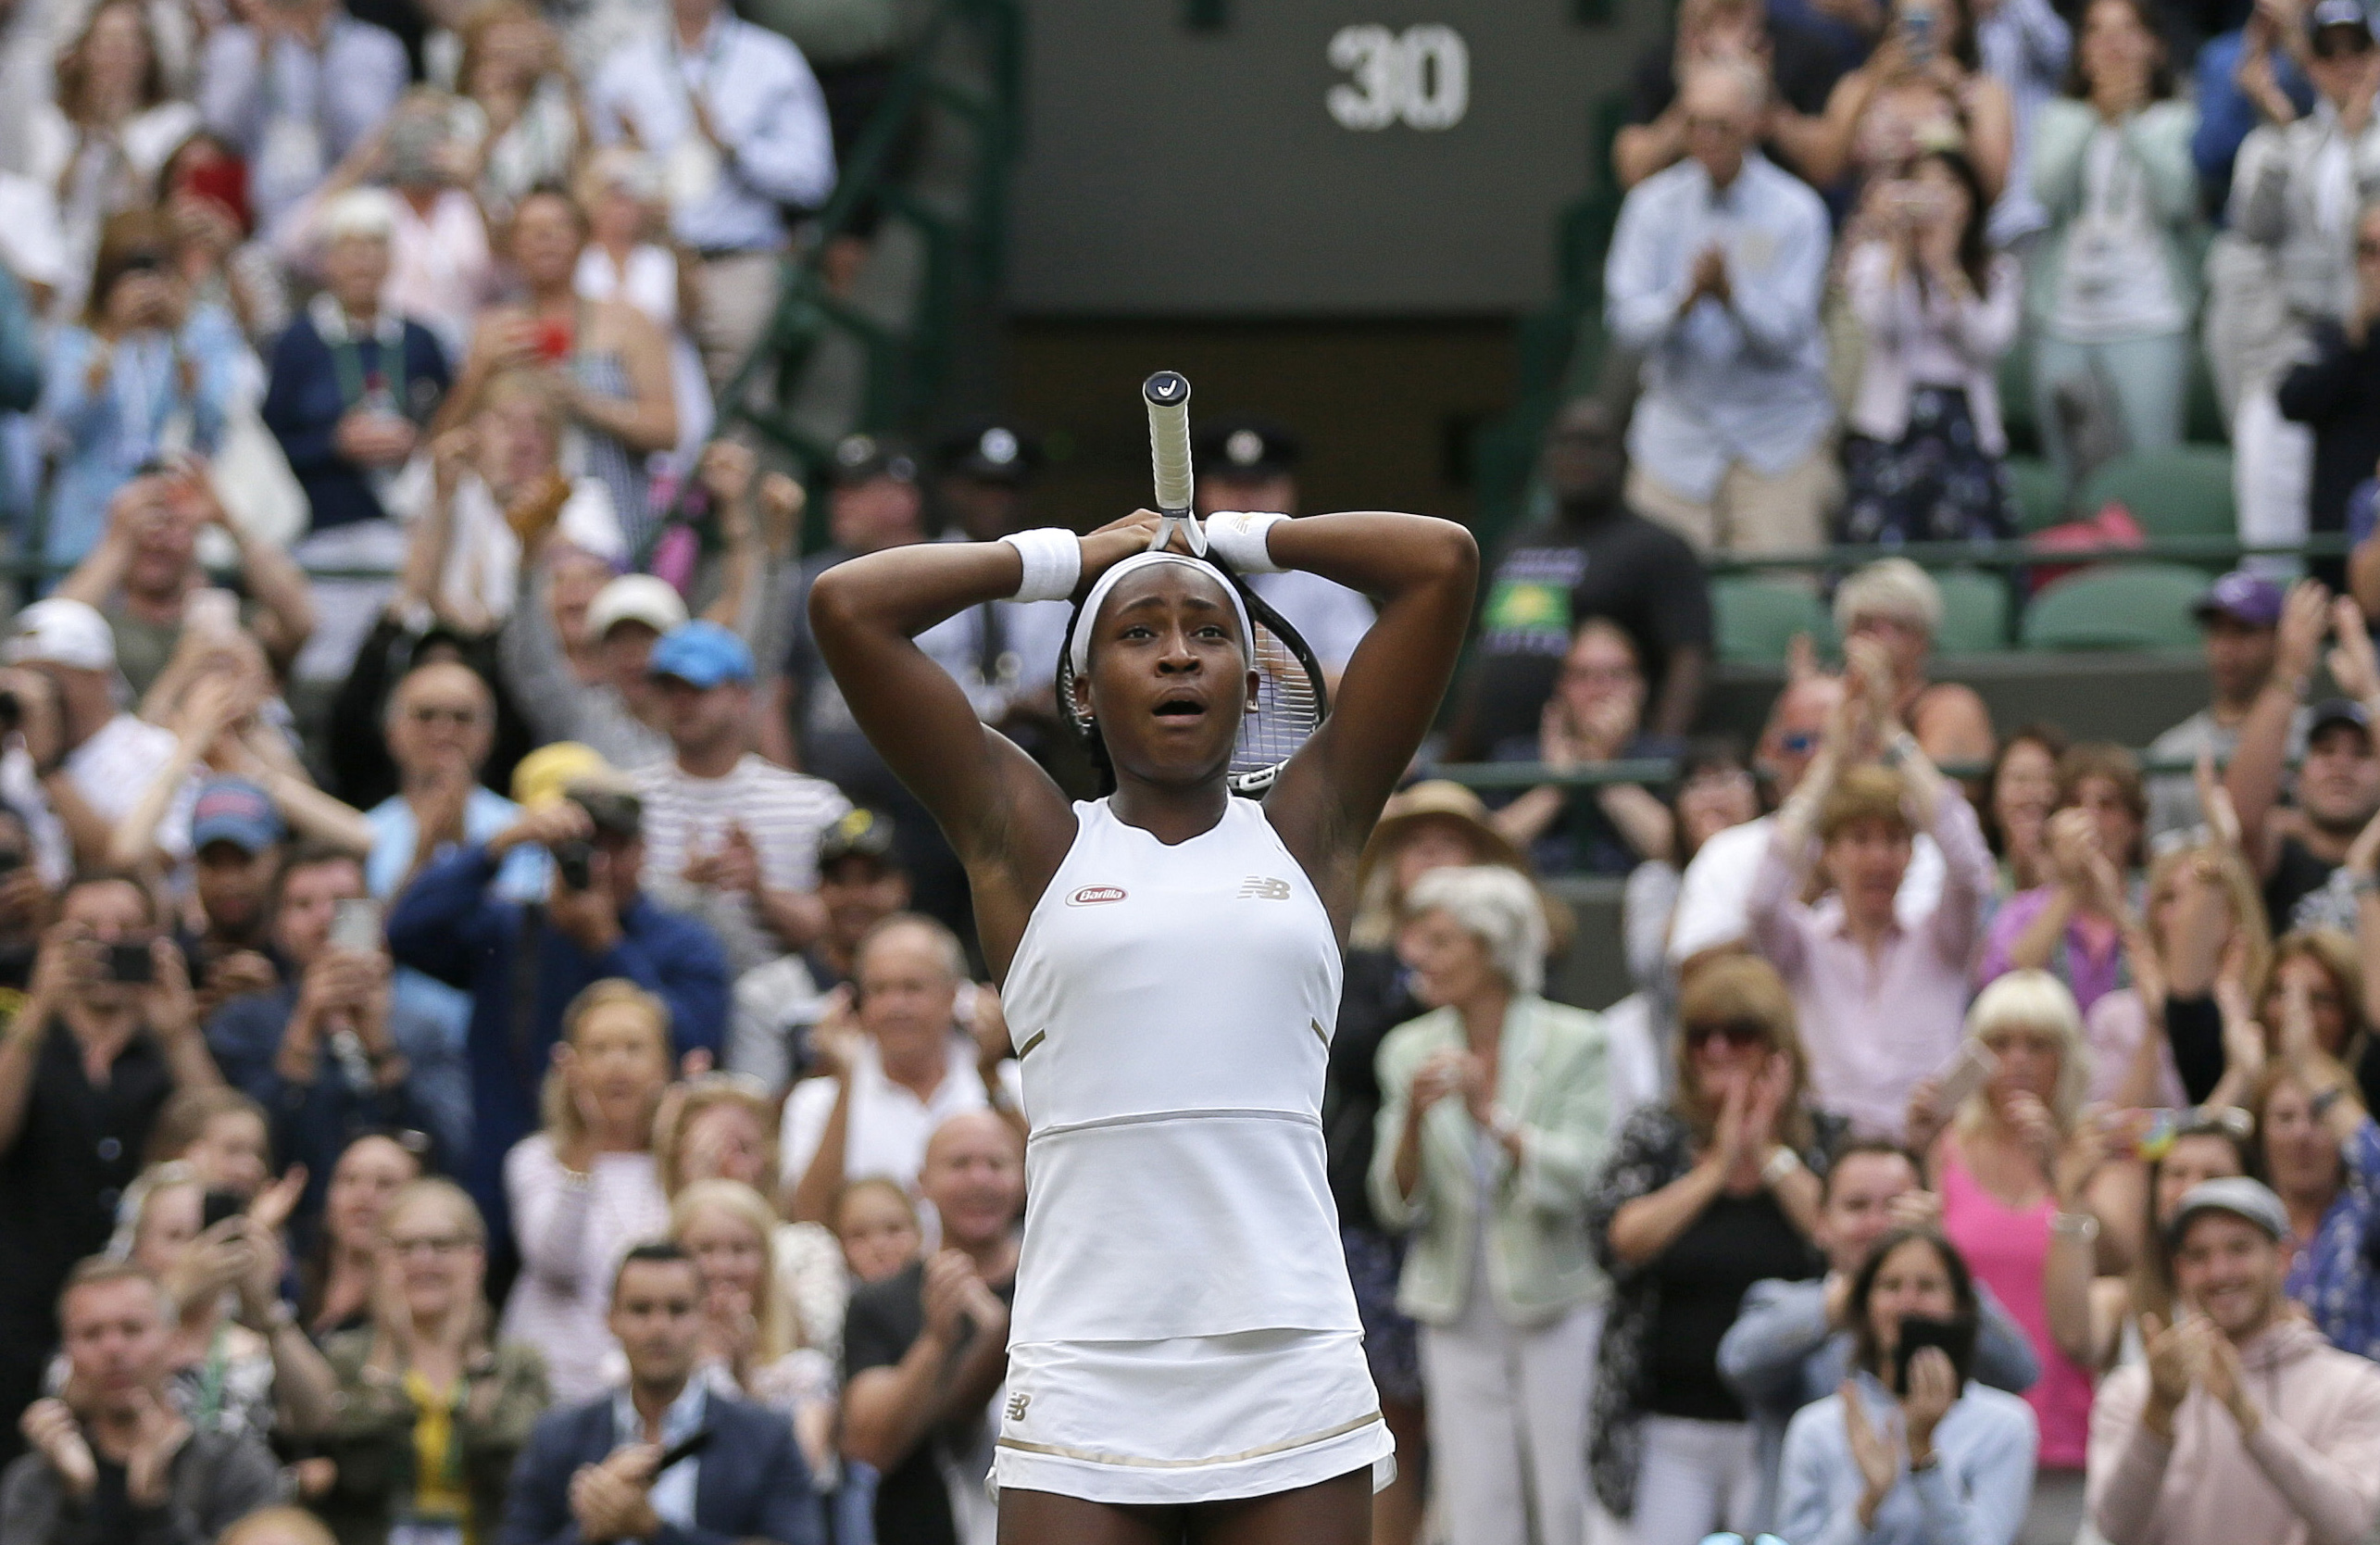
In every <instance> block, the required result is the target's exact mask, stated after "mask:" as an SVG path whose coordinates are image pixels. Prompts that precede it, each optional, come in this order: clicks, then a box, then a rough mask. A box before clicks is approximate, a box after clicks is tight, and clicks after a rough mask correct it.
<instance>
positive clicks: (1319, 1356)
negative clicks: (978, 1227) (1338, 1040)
mask: <svg viewBox="0 0 2380 1545" xmlns="http://www.w3.org/2000/svg"><path fill="white" fill-rule="evenodd" d="M1074 810H1075V815H1076V817H1077V820H1078V823H1079V828H1078V830H1077V832H1076V835H1075V838H1074V845H1073V847H1072V848H1071V849H1070V850H1069V851H1068V853H1067V855H1066V861H1065V862H1064V863H1062V864H1060V865H1059V866H1058V873H1057V876H1056V877H1055V878H1053V879H1052V880H1051V881H1050V883H1049V889H1048V890H1047V891H1046V893H1045V894H1044V895H1043V897H1042V898H1041V901H1040V903H1039V904H1038V905H1036V906H1035V907H1034V908H1033V916H1032V918H1031V919H1030V920H1028V922H1027V923H1026V924H1025V931H1024V937H1023V939H1022V940H1021V942H1020V943H1019V945H1018V948H1017V955H1016V960H1015V961H1014V962H1013V963H1012V964H1011V965H1010V967H1009V970H1008V983H1007V986H1006V990H1005V991H1004V993H1003V995H1002V1002H1003V1005H1004V1007H1005V1008H1006V1011H1007V1013H1008V1028H1009V1035H1010V1036H1011V1038H1012V1039H1013V1041H1014V1044H1015V1046H1016V1049H1017V1054H1018V1056H1019V1057H1020V1058H1021V1060H1022V1071H1023V1074H1024V1103H1025V1108H1026V1109H1027V1110H1028V1111H1030V1112H1032V1115H1033V1137H1032V1140H1031V1142H1030V1143H1029V1144H1028V1145H1027V1148H1026V1157H1025V1171H1026V1175H1027V1178H1028V1181H1029V1185H1030V1197H1031V1200H1030V1204H1029V1206H1028V1209H1027V1212H1026V1215H1025V1233H1024V1248H1023V1254H1022V1257H1021V1260H1020V1262H1019V1263H1018V1267H1017V1297H1016V1308H1015V1313H1014V1314H1013V1316H1012V1319H1011V1328H1010V1333H1009V1347H1008V1399H1007V1401H1006V1402H1005V1405H1004V1407H1003V1410H1002V1412H1001V1416H1002V1422H1001V1427H1000V1437H999V1442H998V1447H997V1449H996V1457H995V1459H994V1463H993V1471H992V1474H993V1479H994V1481H995V1483H996V1485H999V1486H1004V1487H1017V1488H1023V1489H1026V1490H1033V1491H1051V1492H1056V1493H1058V1494H1060V1495H1064V1496H1071V1497H1084V1498H1088V1499H1091V1500H1093V1501H1104V1502H1119V1503H1133V1502H1148V1503H1165V1502H1191V1501H1217V1500H1221V1499H1225V1498H1233V1497H1256V1496H1264V1495H1268V1494H1271V1493H1272V1492H1277V1491H1286V1490H1290V1489H1292V1488H1297V1487H1301V1486H1309V1485H1312V1484H1314V1483H1315V1482H1318V1481H1323V1480H1328V1479H1330V1478H1332V1477H1333V1476H1343V1475H1345V1474H1347V1472H1348V1471H1350V1470H1356V1469H1360V1468H1363V1467H1364V1466H1366V1465H1370V1466H1372V1470H1373V1476H1374V1481H1375V1484H1377V1485H1384V1484H1386V1482H1387V1480H1388V1478H1389V1476H1392V1475H1393V1474H1394V1473H1395V1472H1394V1465H1395V1458H1394V1455H1395V1451H1396V1445H1395V1443H1394V1441H1393V1440H1392V1439H1391V1438H1390V1437H1389V1433H1388V1429H1387V1427H1386V1426H1385V1425H1384V1423H1383V1422H1382V1421H1381V1419H1380V1399H1379V1396H1378V1394H1377V1393H1376V1392H1375V1391H1374V1390H1373V1388H1372V1375H1371V1373H1370V1372H1369V1371H1368V1370H1367V1369H1366V1367H1365V1366H1364V1361H1363V1335H1362V1330H1361V1327H1360V1324H1359V1321H1358V1320H1357V1318H1356V1308H1355V1295H1354V1293H1353V1292H1352V1291H1351V1290H1350V1289H1349V1287H1348V1286H1347V1262H1346V1258H1345V1257H1344V1256H1343V1255H1342V1254H1341V1252H1340V1246H1339V1233H1338V1213H1337V1210H1336V1209H1335V1208H1334V1206H1333V1205H1332V1201H1331V1192H1330V1186H1329V1183H1328V1180H1327V1178H1326V1176H1325V1174H1324V1165H1323V1148H1322V1081H1323V1074H1324V1071H1325V1069H1326V1066H1327V1064H1328V1061H1329V1057H1330V1035H1331V1029H1332V1026H1333V1025H1334V1024H1336V1022H1337V1018H1338V1004H1339V951H1338V946H1337V943H1336V941H1335V940H1334V937H1333V935H1332V930H1331V921H1330V917H1329V915H1328V914H1327V913H1326V912H1325V911H1323V909H1322V899H1321V898H1319V897H1318V896H1316V895H1315V893H1314V887H1313V886H1311V885H1310V884H1309V883H1308V881H1307V878H1306V873H1305V872H1304V870H1302V869H1301V868H1299V867H1298V864H1297V860H1295V859H1294V858H1292V857H1290V855H1289V850H1288V849H1287V848H1284V847H1283V846H1282V843H1281V838H1280V837H1279V836H1278V835H1276V834H1275V833H1274V832H1273V829H1272V824H1271V823H1270V822H1269V821H1267V820H1266V819H1265V817H1264V811H1263V810H1262V808H1261V807H1259V805H1258V804H1257V803H1256V802H1255V801H1253V800H1248V799H1237V798H1234V799H1233V800H1231V801H1229V803H1228V804H1227V805H1226V807H1225V809H1224V811H1223V818H1222V820H1221V822H1220V823H1217V825H1216V826H1215V827H1214V828H1213V829H1212V830H1211V831H1209V832H1206V833H1204V834H1202V835H1198V836H1196V837H1193V838H1191V839H1190V840H1189V841H1187V842H1184V843H1181V844H1178V845H1176V846H1173V847H1167V846H1166V845H1165V844H1164V843H1161V842H1159V840H1158V839H1157V838H1156V837H1155V836H1153V835H1150V834H1149V833H1147V832H1146V831H1143V830H1141V829H1140V828H1138V827H1136V826H1128V825H1126V824H1124V823H1122V822H1121V821H1119V820H1117V819H1116V818H1115V816H1114V815H1113V814H1111V813H1110V812H1109V809H1108V802H1107V801H1106V800H1104V799H1101V800H1097V801H1096V802H1088V803H1078V804H1077V805H1076V806H1075V807H1074Z"/></svg>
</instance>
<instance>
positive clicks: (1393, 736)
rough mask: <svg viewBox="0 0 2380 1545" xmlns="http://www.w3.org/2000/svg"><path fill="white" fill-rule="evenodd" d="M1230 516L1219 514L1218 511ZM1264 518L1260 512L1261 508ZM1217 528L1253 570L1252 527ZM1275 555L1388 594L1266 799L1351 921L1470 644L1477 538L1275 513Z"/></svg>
mask: <svg viewBox="0 0 2380 1545" xmlns="http://www.w3.org/2000/svg"><path fill="white" fill-rule="evenodd" d="M1222 519H1223V518H1222V517H1218V521H1221V520H1222ZM1256 519H1259V520H1261V519H1263V518H1262V517H1258V518H1256ZM1209 527H1210V531H1209V539H1210V540H1214V539H1215V538H1216V537H1217V536H1222V540H1221V541H1219V542H1218V543H1217V547H1218V550H1219V551H1221V552H1222V553H1223V556H1224V557H1225V558H1226V559H1227V560H1234V561H1235V564H1236V566H1238V567H1240V568H1242V569H1243V571H1245V570H1246V568H1247V567H1249V559H1251V558H1252V557H1253V556H1254V555H1252V554H1251V553H1250V552H1249V549H1248V545H1247V544H1248V535H1253V534H1254V533H1251V534H1234V535H1229V536H1223V535H1222V533H1221V528H1220V527H1219V526H1218V525H1217V522H1209ZM1260 535H1261V538H1262V540H1263V541H1264V544H1265V546H1264V553H1265V555H1266V557H1267V558H1269V560H1270V563H1271V565H1272V566H1275V567H1278V568H1282V569H1303V570H1306V571H1307V572H1310V573H1316V574H1320V575H1322V577H1323V578H1324V579H1327V580H1335V581H1337V582H1338V583H1339V584H1344V585H1347V586H1348V587H1350V588H1352V589H1356V590H1360V591H1362V592H1363V593H1364V594H1366V595H1368V596H1371V597H1372V598H1373V599H1375V600H1376V601H1378V602H1379V603H1380V618H1379V621H1377V622H1374V623H1373V624H1372V631H1371V632H1369V633H1367V634H1365V635H1364V638H1363V642H1362V643H1361V644H1360V645H1359V646H1358V647H1357V648H1356V652H1355V655H1354V657H1353V658H1352V659H1349V660H1348V661H1347V673H1346V674H1345V675H1343V676H1342V677H1341V678H1340V679H1339V690H1338V696H1337V699H1336V701H1334V703H1333V704H1332V708H1331V716H1330V717H1329V718H1328V719H1326V720H1324V721H1323V722H1322V728H1321V729H1320V730H1318V731H1316V732H1315V734H1314V736H1313V738H1312V739H1311V740H1309V741H1308V742H1307V743H1306V745H1305V747H1303V748H1302V749H1300V750H1299V751H1298V752H1297V753H1296V755H1295V756H1293V757H1291V758H1290V759H1289V764H1288V765H1287V766H1286V767H1285V768H1284V769H1283V770H1282V773H1281V777H1280V780H1279V781H1278V782H1277V783H1276V784H1275V785H1274V786H1273V790H1272V793H1271V796H1270V797H1269V798H1267V799H1266V801H1265V809H1266V811H1267V813H1268V814H1270V815H1271V818H1272V823H1273V825H1274V827H1275V828H1276V829H1277V830H1279V831H1280V833H1281V835H1282V840H1283V841H1284V842H1286V843H1287V844H1288V845H1289V848H1290V851H1291V852H1293V853H1295V854H1296V856H1297V859H1298V861H1299V862H1301V863H1303V864H1305V866H1306V870H1307V873H1309V874H1310V875H1312V876H1313V878H1314V883H1315V885H1316V886H1317V887H1318V888H1319V889H1320V890H1321V891H1322V895H1323V898H1324V902H1325V904H1326V905H1327V906H1329V907H1330V909H1331V911H1332V915H1333V918H1334V921H1336V922H1337V923H1339V925H1340V926H1341V927H1342V928H1344V927H1345V925H1346V920H1347V910H1348V909H1349V908H1351V907H1352V905H1353V902H1354V891H1353V884H1354V874H1355V860H1356V857H1357V855H1358V854H1359V853H1360V852H1361V851H1362V849H1363V845H1364V842H1365V839H1366V838H1367V837H1369V836H1370V835H1371V833H1372V823H1373V822H1374V821H1376V820H1378V819H1379V816H1380V809H1381V806H1382V805H1384V804H1385V803H1386V802H1387V799H1388V796H1389V794H1390V793H1391V792H1392V791H1394V790H1395V788H1396V786H1397V779H1398V778H1399V777H1401V776H1403V775H1404V773H1405V770H1406V767H1407V765H1408V764H1409V762H1410V761H1411V760H1412V758H1413V753H1414V751H1415V750H1416V749H1417V748H1418V747H1420V746H1421V744H1422V736H1423V735H1426V734H1428V733H1429V728H1430V723H1431V721H1432V720H1433V719H1434V717H1435V716H1436V714H1437V711H1438V703H1439V700H1440V699H1441V698H1442V697H1444V696H1445V694H1446V689H1447V681H1448V679H1449V678H1450V677H1451V676H1452V675H1453V673H1454V668H1455V660H1456V658H1457V657H1458V656H1459V654H1460V653H1461V652H1462V641H1463V633H1464V630H1465V628H1466V627H1467V626H1468V625H1469V623H1470V621H1471V604H1472V596H1473V594H1474V593H1475V592H1476V590H1477V588H1478V584H1479V546H1478V544H1477V543H1475V542H1473V541H1472V535H1471V533H1470V532H1468V531H1466V530H1465V529H1463V528H1462V527H1461V526H1459V525H1457V524H1455V523H1454V522H1453V521H1441V520H1437V519H1434V518H1433V517H1431V516H1427V515H1399V514H1393V513H1390V512H1387V511H1382V510H1365V511H1359V512H1353V513H1348V514H1344V515H1313V516H1308V517H1306V518H1304V519H1301V520H1294V521H1290V520H1272V521H1270V522H1269V527H1268V529H1266V530H1264V531H1262V532H1261V534H1260Z"/></svg>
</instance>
